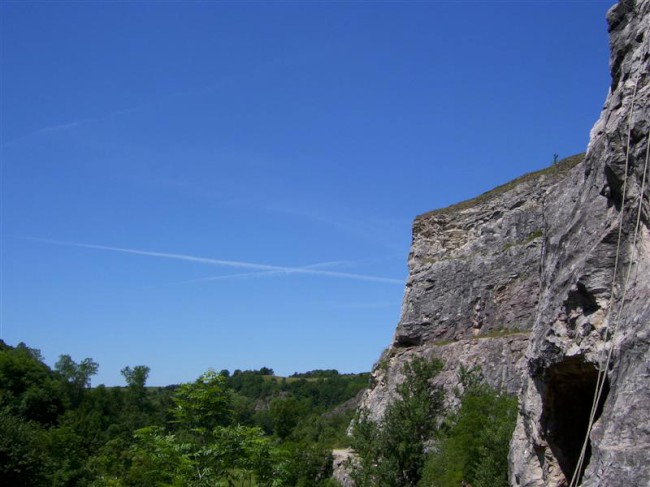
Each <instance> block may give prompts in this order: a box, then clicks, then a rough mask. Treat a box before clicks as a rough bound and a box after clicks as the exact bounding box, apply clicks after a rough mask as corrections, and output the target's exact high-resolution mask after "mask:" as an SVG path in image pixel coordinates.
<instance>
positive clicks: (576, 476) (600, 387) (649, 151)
mask: <svg viewBox="0 0 650 487" xmlns="http://www.w3.org/2000/svg"><path fill="white" fill-rule="evenodd" d="M638 84H639V76H638V75H637V79H636V83H635V85H634V94H633V95H632V103H631V107H630V114H629V116H628V133H627V146H626V155H625V175H624V179H623V195H622V202H621V211H620V215H619V228H618V239H617V242H616V258H615V261H614V273H613V276H612V287H611V294H610V296H612V299H613V297H614V291H615V285H616V276H617V273H618V263H619V259H620V249H621V240H622V233H623V219H624V211H625V197H626V192H627V178H628V168H629V159H630V139H631V131H632V116H633V114H634V102H635V98H636V93H637V87H638ZM649 156H650V132H648V137H647V139H646V154H645V164H644V167H643V173H642V181H641V190H640V192H639V203H638V209H637V216H636V223H635V228H634V237H633V240H632V247H631V248H632V249H634V248H636V243H637V238H638V234H639V228H640V224H641V212H642V207H643V197H644V193H645V186H646V174H647V170H648V159H649ZM632 264H633V259H631V258H630V259H629V262H628V267H627V272H626V276H625V281H624V284H623V293H622V295H621V301H620V304H619V308H618V311H617V312H616V313H615V314H614V318H613V320H612V321H613V322H614V327H613V330H612V333H611V334H609V339H610V343H611V344H610V347H609V350H608V351H607V354H606V360H605V361H604V364H603V363H602V362H601V364H600V368H599V370H598V377H597V380H596V389H595V391H594V399H593V402H592V405H591V412H590V414H589V422H588V426H587V431H586V434H585V439H584V442H583V444H582V449H581V450H580V457H579V459H578V463H577V464H576V468H575V470H574V472H573V476H572V477H571V483H570V484H569V487H575V486H577V485H578V482H579V480H580V473H581V471H582V468H583V466H584V461H585V456H586V451H587V445H588V444H589V436H590V434H591V430H592V428H593V425H594V421H595V417H596V412H597V410H598V404H599V403H600V400H601V398H602V394H603V391H604V388H605V380H606V376H607V371H608V370H609V366H610V363H611V358H612V353H613V350H614V337H615V336H616V333H617V332H618V328H619V325H620V321H621V320H620V318H621V316H622V314H623V310H624V308H625V302H626V298H627V290H628V288H629V282H630V276H631V274H632V272H631V271H632ZM612 308H613V307H612ZM612 308H610V310H611V309H612ZM605 338H607V335H606V336H605Z"/></svg>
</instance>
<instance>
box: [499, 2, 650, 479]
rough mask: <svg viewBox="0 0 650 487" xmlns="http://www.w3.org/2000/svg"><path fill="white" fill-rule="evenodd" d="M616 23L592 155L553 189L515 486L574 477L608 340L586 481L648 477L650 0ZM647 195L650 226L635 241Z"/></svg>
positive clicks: (644, 221)
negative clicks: (608, 79)
mask: <svg viewBox="0 0 650 487" xmlns="http://www.w3.org/2000/svg"><path fill="white" fill-rule="evenodd" d="M608 22H609V31H610V47H611V61H610V67H611V71H612V73H611V74H612V85H611V88H610V93H609V95H608V97H607V101H606V103H605V107H604V109H603V111H602V114H601V117H600V119H599V121H598V122H597V123H596V125H595V126H594V128H593V129H592V132H591V140H590V143H589V149H588V152H587V155H586V158H585V161H584V163H583V164H581V165H580V166H578V167H577V168H576V169H575V170H574V174H573V176H572V177H571V178H569V179H567V180H565V181H564V182H563V183H562V184H561V185H559V187H558V189H557V191H558V192H557V197H556V198H552V199H549V206H548V214H549V218H548V222H549V226H548V235H547V239H546V242H545V250H544V255H543V259H542V266H541V282H542V288H541V293H540V302H539V306H538V309H537V312H536V316H535V325H534V327H533V333H532V340H531V344H530V348H529V350H528V351H527V353H526V360H527V374H526V378H525V383H524V386H523V390H522V395H521V404H520V414H519V418H518V423H517V428H516V431H515V435H514V438H513V441H512V443H511V451H510V463H511V484H512V485H517V486H548V485H558V486H559V485H565V484H567V483H568V482H567V479H569V481H570V479H571V477H572V476H573V472H574V471H575V470H576V463H577V459H578V457H579V453H580V448H581V446H582V443H583V441H584V438H585V435H586V432H587V431H586V430H587V424H588V419H589V413H590V411H591V406H592V398H593V396H594V389H595V383H596V381H597V377H598V371H605V362H606V357H607V354H608V352H609V351H610V350H611V352H612V361H611V363H610V366H609V369H608V370H607V373H606V378H607V382H606V384H605V387H604V390H603V396H602V399H601V401H600V404H599V406H598V411H597V414H596V422H595V424H594V427H593V430H592V431H591V435H590V438H589V447H588V454H587V458H586V460H585V464H586V469H584V475H583V476H582V478H581V485H585V486H587V485H588V486H596V485H606V486H619V485H620V486H631V485H635V486H637V485H639V486H640V485H643V486H645V485H650V453H649V452H650V381H649V380H648V379H649V378H650V355H649V351H648V343H649V342H648V335H649V334H650V282H649V279H648V276H650V236H649V233H648V224H649V219H648V216H649V215H650V213H649V206H648V200H649V198H648V196H649V195H650V190H649V189H648V186H647V185H646V187H645V190H644V194H643V195H641V185H642V181H643V170H644V163H645V160H646V151H647V147H648V130H649V128H650V124H649V119H650V107H649V102H650V86H649V85H648V81H649V69H648V68H649V55H648V51H649V40H648V33H649V30H648V29H649V28H650V2H648V1H647V0H646V1H641V2H637V3H636V5H635V3H634V2H621V3H619V4H617V5H616V6H615V7H613V8H612V9H611V10H610V12H609V13H608ZM628 133H629V134H630V146H629V157H627V156H626V154H627V153H628V151H627V145H628ZM626 162H627V166H628V168H627V176H628V177H627V180H626V178H625V174H626ZM624 186H625V196H623V190H624ZM640 196H643V200H642V208H641V210H642V213H641V226H640V233H639V236H638V239H637V241H636V242H634V229H635V223H636V222H635V219H636V216H637V209H638V205H639V197H640ZM619 228H621V230H622V233H621V245H620V248H619V256H620V260H619V263H618V266H617V267H618V269H617V273H616V275H614V268H615V261H616V255H617V242H618V231H619ZM630 265H631V267H629V266H630ZM628 268H630V270H631V279H630V281H629V285H628V286H627V288H626V286H625V281H626V275H627V272H628ZM612 283H613V284H612ZM623 293H626V297H625V305H624V306H623V308H622V312H621V303H622V300H623ZM614 332H616V333H615V334H614ZM612 335H613V336H612Z"/></svg>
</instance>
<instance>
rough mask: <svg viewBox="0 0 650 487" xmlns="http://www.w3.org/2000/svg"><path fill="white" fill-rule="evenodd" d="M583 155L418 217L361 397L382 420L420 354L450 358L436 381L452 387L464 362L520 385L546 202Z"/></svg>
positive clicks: (492, 378)
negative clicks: (382, 344)
mask: <svg viewBox="0 0 650 487" xmlns="http://www.w3.org/2000/svg"><path fill="white" fill-rule="evenodd" d="M582 159H583V156H582V155H578V156H574V157H571V158H568V159H566V160H564V161H561V162H560V163H559V164H557V165H554V166H553V167H551V168H548V169H546V170H542V171H539V172H536V173H532V174H527V175H526V176H523V177H521V178H519V179H516V180H514V181H512V182H510V183H508V184H505V185H503V186H501V187H498V188H496V189H494V190H492V191H490V192H488V193H485V194H483V195H481V196H479V197H478V198H475V199H473V200H470V201H465V202H463V203H460V204H458V205H454V206H452V207H449V208H445V209H443V210H437V211H433V212H430V213H427V214H425V215H421V216H419V217H417V218H416V220H415V223H414V225H413V243H412V246H411V252H410V255H409V278H408V281H407V284H406V292H405V295H404V302H403V305H402V313H401V319H400V322H399V325H398V326H397V331H396V333H395V336H394V338H393V343H392V345H391V346H390V348H389V349H387V351H386V352H384V354H383V356H382V357H381V359H380V360H379V362H378V363H377V364H376V366H375V367H374V370H373V374H372V387H371V388H370V389H369V391H368V392H367V393H366V395H365V397H364V398H363V400H362V406H364V407H367V408H368V409H369V410H370V412H371V414H372V416H373V417H374V418H375V419H380V418H381V416H382V414H383V410H384V408H385V406H386V404H387V402H388V401H390V398H391V397H392V391H393V390H394V386H395V385H396V383H398V382H399V381H400V380H401V375H400V369H401V365H402V363H403V362H404V361H405V360H408V359H409V358H410V357H412V356H414V355H425V356H430V355H432V354H436V355H437V356H440V357H441V358H443V360H444V363H445V370H444V371H443V373H442V374H441V375H440V376H439V378H438V380H439V381H440V382H441V383H442V384H443V385H444V386H446V387H448V388H452V387H453V386H455V385H456V382H455V379H456V376H457V371H458V368H459V366H460V365H461V364H462V365H465V366H473V365H480V366H482V368H483V372H484V375H485V377H486V379H487V381H488V382H489V383H490V384H492V385H493V386H496V387H500V388H505V389H506V390H508V391H509V392H511V393H516V392H517V391H518V390H519V388H520V386H521V384H522V378H523V375H524V366H525V364H524V361H523V356H524V351H525V349H526V347H527V346H528V340H529V335H530V330H531V329H532V326H533V322H534V317H535V308H536V306H537V303H538V300H539V290H540V284H541V283H540V273H539V268H540V261H541V255H542V251H543V243H544V235H545V234H546V232H547V228H546V227H547V225H548V223H547V222H546V221H545V207H546V206H547V203H546V199H547V197H548V194H549V193H550V192H552V191H553V190H554V189H555V188H557V186H558V185H559V184H560V183H561V182H562V181H563V180H564V179H565V178H566V177H567V175H568V174H569V172H570V170H571V168H573V167H574V166H575V165H576V164H578V163H580V162H581V161H582Z"/></svg>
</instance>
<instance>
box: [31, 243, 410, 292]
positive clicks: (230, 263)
mask: <svg viewBox="0 0 650 487" xmlns="http://www.w3.org/2000/svg"><path fill="white" fill-rule="evenodd" d="M30 240H36V241H39V242H47V243H51V244H56V245H65V246H68V247H82V248H87V249H97V250H108V251H111V252H121V253H125V254H135V255H146V256H149V257H161V258H164V259H175V260H185V261H188V262H199V263H201V264H210V265H217V266H224V267H235V268H238V269H250V270H256V271H267V272H272V273H278V274H306V275H314V276H327V277H336V278H340V279H353V280H357V281H370V282H383V283H387V284H400V285H403V284H404V281H403V280H401V279H393V278H390V277H381V276H369V275H366V274H354V273H350V272H336V271H326V270H323V269H317V268H315V267H314V266H307V267H287V266H278V265H268V264H255V263H252V262H242V261H237V260H222V259H211V258H207V257H197V256H194V255H185V254H172V253H168V252H155V251H150V250H138V249H127V248H123V247H109V246H107V245H95V244H87V243H81V242H64V241H60V240H50V239H43V238H30ZM316 265H318V264H316ZM216 279H219V277H216ZM205 280H210V278H208V279H205Z"/></svg>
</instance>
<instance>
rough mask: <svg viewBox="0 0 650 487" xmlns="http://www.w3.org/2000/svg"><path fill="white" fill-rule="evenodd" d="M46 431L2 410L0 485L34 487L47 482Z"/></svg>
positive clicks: (0, 417)
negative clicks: (44, 437) (44, 439)
mask: <svg viewBox="0 0 650 487" xmlns="http://www.w3.org/2000/svg"><path fill="white" fill-rule="evenodd" d="M43 436H44V435H43V432H42V430H41V429H40V428H39V427H38V426H37V425H36V424H34V423H29V422H26V421H24V420H22V419H21V418H19V417H16V416H14V415H12V414H11V413H10V412H9V410H7V409H0V485H7V486H15V487H23V486H24V487H30V486H33V485H41V484H42V483H43V482H44V480H45V468H44V463H45V461H46V451H45V447H44V443H43Z"/></svg>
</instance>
